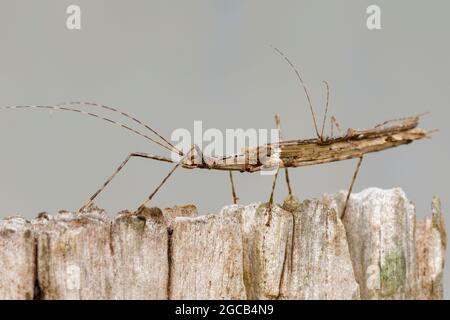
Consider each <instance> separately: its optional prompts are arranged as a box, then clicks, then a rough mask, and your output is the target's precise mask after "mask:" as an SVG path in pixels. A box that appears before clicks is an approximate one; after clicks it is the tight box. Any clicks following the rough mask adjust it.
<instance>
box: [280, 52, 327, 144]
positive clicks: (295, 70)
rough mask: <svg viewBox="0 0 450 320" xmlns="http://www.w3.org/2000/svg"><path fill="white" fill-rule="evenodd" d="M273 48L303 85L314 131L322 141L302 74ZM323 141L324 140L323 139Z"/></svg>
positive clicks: (281, 53) (283, 55)
mask: <svg viewBox="0 0 450 320" xmlns="http://www.w3.org/2000/svg"><path fill="white" fill-rule="evenodd" d="M272 48H273V50H274V51H275V52H277V53H278V54H279V55H280V56H281V57H283V58H284V60H285V61H286V62H287V63H288V64H289V65H290V66H291V68H292V70H293V71H294V72H295V74H296V76H297V78H298V80H299V81H300V84H301V85H302V88H303V91H304V92H305V95H306V99H307V100H308V104H309V109H310V111H311V115H312V118H313V122H314V129H315V130H316V134H317V137H318V138H319V139H321V135H320V134H319V129H318V127H317V121H316V114H315V112H314V107H313V105H312V102H311V97H310V96H309V93H308V89H307V88H306V85H305V82H304V81H303V78H302V77H301V76H300V73H299V72H298V70H297V68H296V67H295V66H294V64H293V63H292V62H291V60H289V58H288V57H287V56H286V55H285V54H284V53H283V52H282V51H281V50H280V49H278V48H276V47H272ZM321 140H322V139H321Z"/></svg>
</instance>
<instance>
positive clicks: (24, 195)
mask: <svg viewBox="0 0 450 320" xmlns="http://www.w3.org/2000/svg"><path fill="white" fill-rule="evenodd" d="M71 4H75V5H78V6H80V7H81V30H68V29H67V27H66V19H67V17H68V14H67V13H66V8H67V7H68V6H69V5H71ZM371 4H376V5H378V6H380V8H381V25H382V29H381V30H368V28H367V26H366V19H367V17H368V14H367V13H366V9H367V7H368V6H369V5H371ZM449 12H450V2H448V1H445V0H442V1H438V0H434V1H411V0H408V1H406V0H397V1H395V2H394V1H384V0H378V1H366V0H347V1H345V2H344V1H332V0H328V1H324V0H315V1H312V0H311V1H263V0H253V1H252V0H247V1H236V0H226V1H225V0H221V1H219V0H217V1H206V0H205V1H199V0H194V1H173V0H171V1H144V0H133V1H116V0H108V1H106V0H96V1H87V0H85V1H83V0H72V1H65V0H60V1H52V0H41V1H33V2H31V1H24V0H20V1H18V0H2V1H1V3H0V39H1V50H0V106H10V105H29V104H32V105H36V104H39V105H53V104H56V103H59V102H63V101H71V100H76V101H77V100H81V101H95V102H99V103H103V104H107V105H111V106H120V107H121V108H122V109H123V110H124V111H126V112H128V113H131V114H133V115H135V116H136V117H137V118H139V119H142V120H143V121H144V122H147V123H149V124H151V125H152V126H153V127H154V128H155V129H156V130H158V131H159V132H160V133H161V134H163V135H164V136H165V137H169V138H170V135H171V133H172V131H173V130H174V129H177V128H186V129H188V130H193V123H194V121H195V120H202V121H203V128H204V129H207V128H218V129H220V130H225V129H226V128H244V129H246V128H267V129H269V128H273V127H274V114H275V113H279V114H280V116H281V121H282V129H283V135H284V137H285V139H298V138H310V137H314V127H313V124H312V121H311V116H310V114H309V110H308V105H307V102H306V99H305V96H304V94H303V92H302V90H301V88H300V87H299V84H298V82H297V80H296V78H295V75H294V74H293V73H292V71H291V70H290V69H289V66H288V65H287V64H286V63H285V62H284V61H283V60H282V59H281V58H280V57H279V56H278V55H277V54H275V53H274V51H273V50H272V49H271V47H270V46H271V45H273V46H276V47H278V48H280V49H282V50H283V51H284V52H285V53H286V54H287V55H288V56H289V57H290V58H291V60H292V61H293V62H294V64H296V66H297V67H298V68H299V70H300V72H301V73H302V75H303V77H304V79H305V81H306V83H307V85H308V87H309V90H310V94H311V96H312V99H313V103H314V104H315V106H316V112H317V113H318V117H319V118H322V113H323V108H324V103H325V91H324V87H323V84H322V83H321V82H322V80H327V81H328V82H329V83H330V86H331V102H330V114H331V115H334V116H335V117H336V118H337V120H338V121H339V123H340V125H341V127H343V128H348V127H356V128H365V127H371V126H373V125H374V124H377V123H379V122H382V121H384V120H387V119H391V118H397V117H401V116H407V115H414V114H417V113H421V112H424V111H430V112H431V114H430V115H429V116H427V117H425V118H424V119H423V122H422V123H421V126H422V127H424V128H426V129H436V128H438V129H439V130H440V131H439V132H438V133H436V134H434V136H433V139H432V140H430V141H419V142H416V143H413V144H412V145H409V146H403V147H399V148H395V149H392V150H388V151H384V152H380V153H374V154H370V155H368V156H367V157H365V160H364V162H363V165H362V168H361V171H360V174H359V178H358V180H357V182H356V184H355V187H354V191H355V192H357V191H360V190H362V189H364V188H367V187H371V186H376V187H381V188H392V187H397V186H398V187H401V188H403V189H404V190H405V192H406V194H407V195H408V197H409V199H410V200H411V201H413V202H414V203H415V204H416V207H417V212H418V216H419V217H422V216H424V215H426V214H429V213H430V203H431V198H432V196H433V195H434V194H436V195H439V196H440V197H441V199H442V205H443V210H444V211H445V212H447V211H448V210H449V208H450V206H449V201H450V195H449V192H448V190H449V189H450V179H449V178H450V177H449V168H448V163H450V151H449V143H448V141H449V138H450V130H449V121H448V120H449V115H450V108H449V107H450V105H449V102H450V80H449V74H450V44H449V42H448V36H449V30H450V19H449V18H448V15H449ZM103 114H105V115H110V116H111V118H114V119H119V118H117V117H116V116H114V115H111V114H108V113H103ZM0 147H1V157H0V217H5V216H8V215H12V214H16V213H20V214H22V215H25V216H27V217H29V218H32V217H34V216H36V214H37V213H38V212H40V211H48V212H51V213H54V212H56V211H58V210H59V209H68V210H74V209H77V208H78V207H80V206H81V205H82V204H83V203H84V202H85V201H86V200H87V198H88V197H89V196H90V195H91V194H92V193H93V192H94V191H95V190H96V189H97V188H98V187H99V186H100V185H101V184H102V183H103V182H104V180H105V179H106V178H107V177H108V176H109V175H110V174H111V173H112V172H113V171H114V170H115V169H116V167H117V166H118V165H119V164H120V163H121V162H122V161H123V160H124V158H125V157H126V156H127V155H128V153H129V152H132V151H141V152H148V153H152V154H161V155H167V152H165V151H164V149H161V148H159V147H158V146H155V145H152V144H150V143H148V141H147V140H145V139H142V138H140V137H138V136H135V135H133V134H130V133H128V132H126V131H125V130H121V129H118V128H116V127H114V126H111V125H109V124H107V123H104V122H101V121H98V120H96V119H90V118H87V117H84V116H82V115H77V114H72V113H65V112H54V113H49V112H47V111H40V110H32V111H23V110H15V111H14V110H8V111H1V114H0ZM355 161H356V160H351V161H345V162H339V163H333V164H327V165H321V166H313V167H305V168H299V169H295V170H291V171H290V174H291V180H292V187H293V191H294V193H295V194H296V195H298V196H299V197H301V198H302V199H304V198H312V197H320V196H321V195H322V194H323V193H333V192H336V191H338V190H341V189H347V188H348V185H349V183H350V180H351V176H352V173H353V169H354V166H355ZM170 168H171V165H167V164H164V163H158V162H152V161H148V160H144V159H134V160H132V161H131V162H130V164H128V165H127V167H126V168H125V169H124V170H123V171H122V173H121V174H120V175H119V176H118V177H117V178H116V179H115V180H114V181H113V183H112V184H111V186H110V187H108V189H107V190H106V192H104V193H103V194H101V196H100V197H99V199H98V201H97V204H98V205H99V206H101V207H103V208H105V209H106V210H107V211H108V212H109V213H110V214H111V215H113V214H115V213H116V212H117V211H119V210H121V209H125V208H130V209H134V208H135V207H136V206H137V205H138V204H140V203H141V202H142V201H143V200H144V198H145V197H146V196H147V195H148V194H149V193H150V192H151V191H153V189H154V188H155V186H156V185H157V184H158V183H159V181H160V180H161V179H162V178H163V177H164V176H165V175H166V173H167V172H168V171H169V170H170ZM280 178H281V179H283V180H284V177H280ZM280 181H282V180H280ZM235 183H236V188H237V192H238V195H239V197H240V199H241V202H242V203H250V202H255V201H265V200H266V199H268V198H269V195H270V189H271V183H272V177H270V176H269V177H267V176H261V175H259V174H254V175H249V174H235ZM286 194H287V191H286V188H285V185H284V184H283V183H280V184H279V187H278V189H277V193H276V200H277V201H282V199H283V198H284V196H285V195H286ZM231 201H232V198H231V192H230V186H229V182H228V175H227V173H226V172H214V171H204V170H179V171H177V172H176V173H175V175H174V176H173V178H171V180H169V183H168V184H166V185H165V186H164V187H163V189H162V190H161V192H159V193H158V194H157V196H156V197H155V199H154V201H153V204H154V205H156V206H160V207H166V206H173V205H175V204H186V203H194V204H195V205H196V206H197V207H198V208H199V211H200V213H202V214H206V213H214V212H218V211H219V210H220V208H221V207H222V206H223V205H226V204H229V203H231ZM447 217H448V216H447ZM447 220H449V219H447ZM447 269H448V268H447ZM446 278H447V281H448V280H449V277H448V273H447V275H446ZM447 291H448V290H447ZM447 296H448V295H447Z"/></svg>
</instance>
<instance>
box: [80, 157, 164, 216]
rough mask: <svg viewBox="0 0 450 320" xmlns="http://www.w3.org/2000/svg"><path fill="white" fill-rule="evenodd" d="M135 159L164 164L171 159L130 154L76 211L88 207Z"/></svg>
mask: <svg viewBox="0 0 450 320" xmlns="http://www.w3.org/2000/svg"><path fill="white" fill-rule="evenodd" d="M133 157H137V158H145V159H152V160H158V161H164V162H172V163H173V161H172V160H171V159H168V158H165V157H160V156H152V155H149V154H146V153H140V152H133V153H130V154H129V155H128V156H127V157H126V158H125V160H124V161H123V162H122V163H121V164H120V166H119V167H118V168H117V169H116V171H114V173H113V174H112V175H111V176H110V177H109V178H108V179H107V180H106V181H105V183H103V185H102V186H101V187H100V189H98V190H97V191H96V192H95V193H94V194H93V195H92V196H91V197H90V198H89V200H88V201H87V202H86V203H85V204H84V205H83V206H82V207H81V208H80V209H78V212H81V211H83V210H84V209H85V208H87V207H88V206H90V205H91V204H92V202H93V201H94V199H95V198H96V197H97V196H98V195H99V194H100V193H101V192H102V191H103V190H104V189H105V188H106V186H107V185H108V184H109V183H110V182H111V181H112V180H113V179H114V178H115V176H116V175H117V174H118V173H119V172H120V171H121V170H122V169H123V168H124V167H125V165H126V164H127V163H128V161H130V159H131V158H133Z"/></svg>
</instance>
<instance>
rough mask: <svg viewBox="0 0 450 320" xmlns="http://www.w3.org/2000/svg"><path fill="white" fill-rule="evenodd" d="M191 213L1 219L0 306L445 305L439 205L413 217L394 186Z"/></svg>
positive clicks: (92, 212)
mask: <svg viewBox="0 0 450 320" xmlns="http://www.w3.org/2000/svg"><path fill="white" fill-rule="evenodd" d="M345 198H346V193H345V192H340V193H337V194H334V195H326V196H324V197H323V198H322V199H320V200H305V201H303V202H300V201H299V200H298V199H296V198H295V197H292V196H290V197H288V198H287V199H286V200H285V202H284V203H283V205H282V206H277V205H274V206H273V207H272V210H271V211H270V210H269V208H268V206H267V205H266V204H251V205H230V206H226V207H224V208H223V209H222V211H221V212H220V213H218V214H211V215H204V216H198V215H197V209H196V208H195V207H194V206H191V205H188V206H179V207H173V208H167V209H164V210H160V209H158V208H150V209H147V208H146V209H144V210H142V211H140V212H138V213H130V212H121V213H120V214H119V215H117V216H116V217H115V218H114V219H112V220H111V219H110V218H109V217H108V215H106V213H105V212H104V211H103V210H101V209H98V208H96V207H90V208H88V209H87V210H86V211H85V212H82V213H70V212H61V213H59V214H57V215H48V214H40V215H39V217H38V218H36V219H34V220H33V221H31V222H28V221H26V220H24V219H22V218H19V217H14V218H7V219H3V220H0V299H360V298H361V299H442V298H443V270H444V260H445V250H446V231H445V225H444V216H443V213H442V211H441V207H440V203H439V200H438V199H437V198H434V199H433V202H432V215H431V216H430V217H427V218H425V219H424V220H418V221H416V213H415V208H414V205H413V204H412V203H411V202H410V201H409V200H408V199H407V198H406V195H405V194H404V192H403V191H402V190H400V189H398V188H397V189H391V190H381V189H377V188H370V189H367V190H364V191H362V192H360V193H357V194H352V195H351V197H350V202H349V205H348V207H347V212H346V214H345V218H344V219H343V221H342V220H341V219H340V216H341V215H342V209H343V206H344V202H345Z"/></svg>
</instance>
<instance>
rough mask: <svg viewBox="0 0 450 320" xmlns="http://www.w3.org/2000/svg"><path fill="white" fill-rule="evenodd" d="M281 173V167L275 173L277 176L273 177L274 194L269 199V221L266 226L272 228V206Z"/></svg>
mask: <svg viewBox="0 0 450 320" xmlns="http://www.w3.org/2000/svg"><path fill="white" fill-rule="evenodd" d="M279 172H280V167H278V168H277V172H275V176H274V177H273V182H272V192H271V193H270V199H269V219H268V220H267V222H266V226H270V222H271V221H272V206H273V196H274V193H275V187H276V184H277V179H278V173H279Z"/></svg>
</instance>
